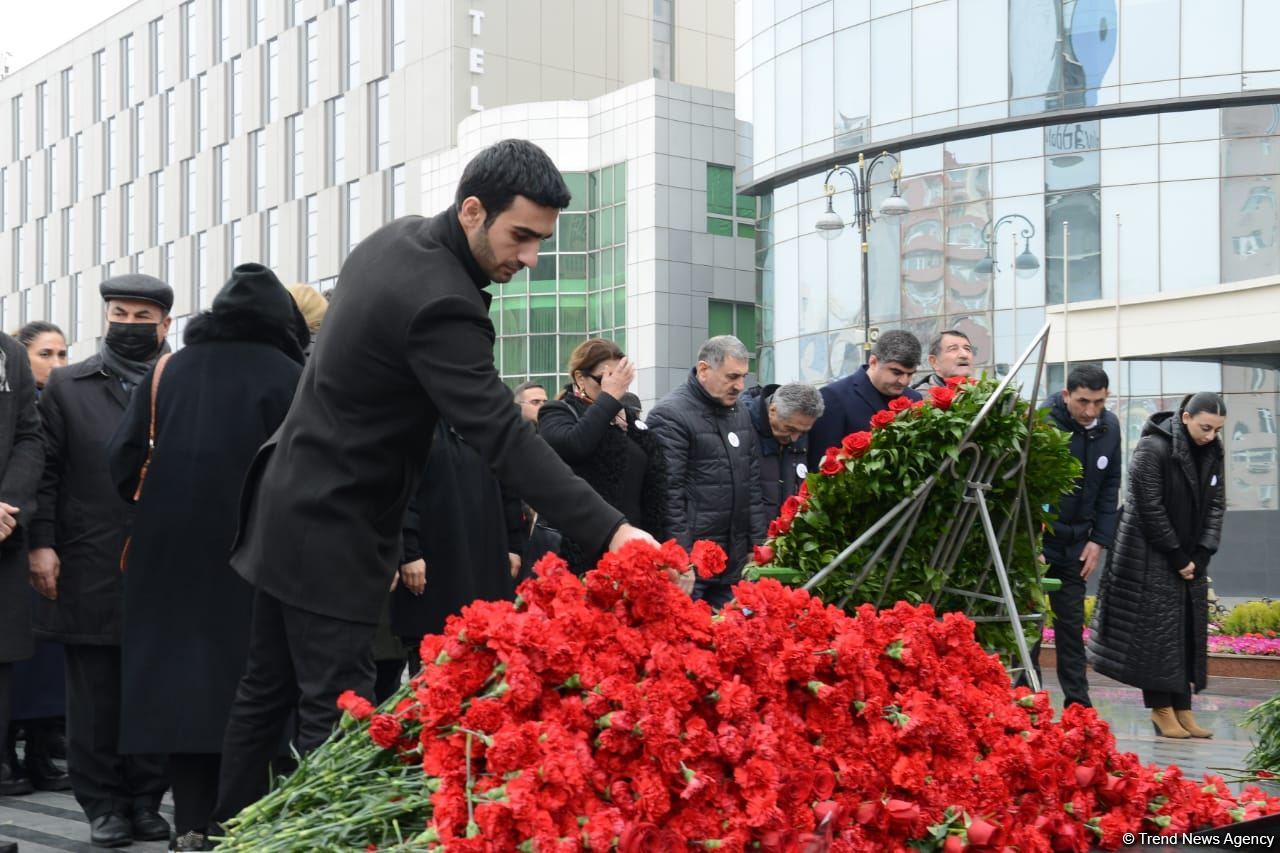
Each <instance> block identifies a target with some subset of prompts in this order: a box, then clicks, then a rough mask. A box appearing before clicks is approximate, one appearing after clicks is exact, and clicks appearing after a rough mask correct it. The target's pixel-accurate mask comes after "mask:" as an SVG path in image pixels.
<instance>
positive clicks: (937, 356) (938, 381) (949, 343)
mask: <svg viewBox="0 0 1280 853" xmlns="http://www.w3.org/2000/svg"><path fill="white" fill-rule="evenodd" d="M929 367H930V368H931V372H930V373H929V374H928V375H927V376H924V377H922V378H920V379H918V380H916V383H915V384H914V385H912V386H911V387H912V388H921V389H924V388H929V387H930V386H944V385H946V384H947V380H948V379H950V378H951V377H952V376H972V375H973V343H972V342H971V341H970V340H969V336H968V335H966V334H965V333H964V332H962V331H960V330H959V329H947V330H946V331H944V332H942V333H940V334H939V335H938V336H937V337H936V338H934V339H933V343H932V344H930V345H929Z"/></svg>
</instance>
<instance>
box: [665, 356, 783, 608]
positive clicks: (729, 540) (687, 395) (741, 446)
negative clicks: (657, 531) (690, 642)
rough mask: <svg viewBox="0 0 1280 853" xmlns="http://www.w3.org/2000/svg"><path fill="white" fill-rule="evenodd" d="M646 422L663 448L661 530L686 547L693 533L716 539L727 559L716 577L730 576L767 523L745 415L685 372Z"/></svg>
mask: <svg viewBox="0 0 1280 853" xmlns="http://www.w3.org/2000/svg"><path fill="white" fill-rule="evenodd" d="M647 421H648V424H649V428H650V429H651V430H652V431H653V432H654V434H655V435H657V436H658V440H659V441H661V442H662V446H663V448H664V449H665V451H666V458H667V517H668V521H669V524H670V528H669V530H668V533H669V534H670V535H671V536H674V537H675V539H676V541H677V542H679V543H680V545H681V546H683V547H685V548H689V547H691V546H692V545H693V543H694V542H696V541H697V540H699V539H709V540H711V541H713V542H715V543H717V544H718V545H720V547H722V548H724V551H725V554H727V555H728V558H729V563H728V569H727V570H726V571H725V573H724V575H723V576H722V577H721V581H723V582H725V583H733V582H735V581H736V580H738V578H740V577H741V574H742V567H743V565H745V564H746V562H747V558H748V557H749V556H750V555H751V546H752V545H754V544H756V543H759V542H762V541H764V532H765V525H766V524H767V523H768V521H767V520H766V519H765V516H764V506H763V504H762V503H761V500H760V449H759V443H758V442H757V440H756V431H755V427H753V426H752V425H751V416H750V415H749V414H748V413H747V409H746V407H745V406H744V405H741V404H739V405H736V406H733V407H726V406H724V405H722V404H721V403H720V402H719V401H718V400H716V399H714V398H713V397H711V395H709V394H708V393H707V392H706V391H705V390H703V388H702V385H701V384H700V383H699V382H698V376H697V373H696V372H695V371H690V372H689V381H688V382H686V383H685V384H684V385H682V386H680V387H678V388H676V389H675V390H673V391H672V392H671V393H669V394H667V396H665V397H663V398H662V400H661V401H660V402H659V403H658V405H656V406H654V408H653V409H652V410H651V411H650V412H649V417H648V418H647Z"/></svg>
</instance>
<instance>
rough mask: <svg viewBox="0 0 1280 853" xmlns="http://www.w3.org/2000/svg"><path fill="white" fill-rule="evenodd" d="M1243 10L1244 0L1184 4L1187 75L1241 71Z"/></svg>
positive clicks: (1204, 75) (1183, 61)
mask: <svg viewBox="0 0 1280 853" xmlns="http://www.w3.org/2000/svg"><path fill="white" fill-rule="evenodd" d="M1241 12H1242V8H1241V0H1214V2H1212V3H1183V4H1182V19H1181V24H1182V76H1183V77H1209V76H1212V75H1214V74H1238V73H1239V72H1240V51H1241V35H1242V30H1241ZM1126 23H1127V22H1126ZM1249 24H1250V26H1253V21H1250V22H1249Z"/></svg>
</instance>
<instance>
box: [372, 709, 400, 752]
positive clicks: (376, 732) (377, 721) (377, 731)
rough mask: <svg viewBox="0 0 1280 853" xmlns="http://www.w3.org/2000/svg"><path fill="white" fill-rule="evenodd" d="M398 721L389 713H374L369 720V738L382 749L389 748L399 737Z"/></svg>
mask: <svg viewBox="0 0 1280 853" xmlns="http://www.w3.org/2000/svg"><path fill="white" fill-rule="evenodd" d="M402 733H403V729H402V728H401V727H400V721H399V720H397V719H396V718H395V717H393V716H391V715H390V714H374V715H373V719H372V720H370V721H369V739H370V740H372V741H373V742H374V743H376V744H377V745H378V746H380V747H382V748H383V749H390V748H391V747H393V746H395V745H396V741H398V740H399V739H400V735H401V734H402Z"/></svg>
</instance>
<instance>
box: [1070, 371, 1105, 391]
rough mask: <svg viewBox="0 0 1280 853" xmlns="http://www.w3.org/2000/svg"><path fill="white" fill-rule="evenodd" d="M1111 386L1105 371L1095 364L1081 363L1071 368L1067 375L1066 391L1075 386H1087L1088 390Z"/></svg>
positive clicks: (1071, 389) (1073, 388)
mask: <svg viewBox="0 0 1280 853" xmlns="http://www.w3.org/2000/svg"><path fill="white" fill-rule="evenodd" d="M1110 387H1111V380H1110V379H1109V378H1107V372H1106V371H1105V370H1103V369H1102V368H1101V367H1098V365H1096V364H1081V365H1079V366H1078V367H1073V368H1071V373H1070V375H1068V376H1067V393H1068V394H1070V393H1071V392H1072V391H1074V390H1076V389H1077V388H1088V389H1089V390H1090V391H1105V390H1107V389H1108V388H1110Z"/></svg>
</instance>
